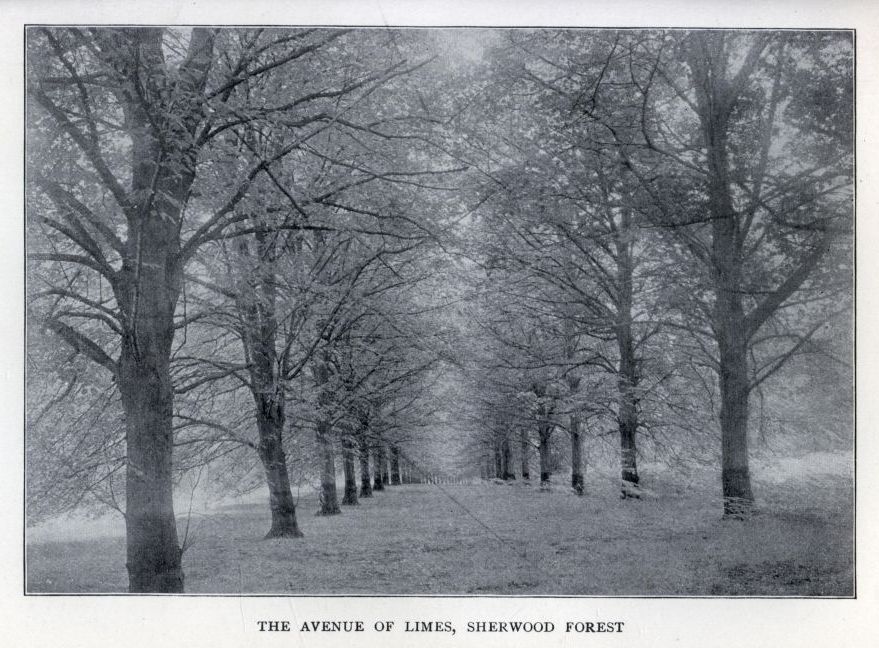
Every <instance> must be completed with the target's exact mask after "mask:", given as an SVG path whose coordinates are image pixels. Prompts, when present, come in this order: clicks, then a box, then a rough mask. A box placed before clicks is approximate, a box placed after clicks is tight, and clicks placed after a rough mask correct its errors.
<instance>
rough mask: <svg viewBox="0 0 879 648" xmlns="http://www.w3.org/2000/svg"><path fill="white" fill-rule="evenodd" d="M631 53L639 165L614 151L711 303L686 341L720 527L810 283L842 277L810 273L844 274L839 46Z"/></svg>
mask: <svg viewBox="0 0 879 648" xmlns="http://www.w3.org/2000/svg"><path fill="white" fill-rule="evenodd" d="M632 51H633V52H634V54H633V60H634V61H637V63H635V62H633V64H632V70H633V72H632V83H633V84H634V85H635V86H636V87H637V88H638V91H639V93H640V95H641V97H642V100H641V103H642V107H643V110H644V112H643V113H642V114H643V119H642V121H641V124H642V127H641V133H640V134H639V138H638V143H637V146H638V147H639V148H642V150H643V149H646V151H647V154H646V155H643V156H640V157H636V156H635V155H634V154H633V153H632V151H633V149H634V147H635V146H636V144H635V142H634V141H623V142H621V143H622V144H624V146H623V150H625V151H626V153H625V155H626V157H627V168H629V169H630V170H632V172H633V174H634V175H635V176H636V177H637V178H638V179H639V182H640V184H641V187H642V189H643V190H644V191H645V193H647V194H648V195H649V196H650V199H651V200H652V201H653V204H654V206H655V212H654V213H655V214H656V216H655V218H656V222H657V223H659V224H661V225H662V226H664V227H665V228H667V229H668V230H669V231H671V232H673V233H674V235H675V237H676V238H677V240H678V241H679V242H681V243H682V244H683V245H684V246H685V248H686V250H687V251H688V252H689V253H690V254H691V255H692V257H693V259H694V260H695V262H696V264H697V265H698V266H699V267H700V268H701V269H702V272H703V274H702V275H701V276H702V277H703V278H704V280H705V281H704V285H705V286H706V287H707V288H708V290H709V294H710V300H711V301H710V302H709V303H705V302H702V303H700V304H699V305H698V306H697V309H698V310H699V311H700V312H702V313H704V314H705V319H704V322H705V324H706V325H707V326H706V327H705V328H701V329H698V332H695V334H696V335H703V333H702V331H706V334H707V337H708V338H709V339H711V340H712V341H713V343H714V345H715V348H716V353H711V362H712V364H713V366H714V367H715V369H716V372H717V376H718V380H719V389H720V397H721V405H720V413H719V420H720V428H721V437H722V464H723V465H722V483H723V496H724V514H725V515H729V516H734V517H743V516H746V515H747V514H748V513H749V511H750V510H751V507H752V504H753V500H754V496H753V492H752V488H751V480H750V471H749V461H748V459H749V457H748V419H749V395H750V394H751V392H752V391H753V390H754V389H755V388H756V387H758V386H759V385H760V384H761V383H762V382H763V381H764V380H765V379H766V378H768V377H769V376H771V375H772V374H773V373H775V372H776V371H777V370H778V369H779V368H780V367H781V366H782V365H783V364H784V363H785V362H786V361H787V360H788V359H789V358H790V357H792V356H793V355H794V354H796V353H797V352H799V351H800V350H801V349H802V348H803V346H804V345H805V344H807V343H808V341H809V340H810V339H811V338H812V337H813V336H814V335H815V333H816V332H817V331H818V330H819V329H820V328H821V326H822V324H823V323H824V322H826V321H827V317H826V309H824V308H822V306H821V304H822V302H824V303H826V301H825V299H826V298H823V297H822V296H821V295H820V288H819V285H820V284H821V283H824V282H826V281H828V280H829V281H835V282H839V277H840V275H839V274H838V273H835V272H833V273H828V272H827V271H823V270H822V264H825V263H826V261H827V259H828V257H830V256H833V257H834V260H835V261H836V267H840V266H842V267H845V266H846V265H847V263H846V259H845V249H846V244H845V241H844V240H842V239H841V237H839V234H840V233H843V232H848V231H849V220H850V217H851V190H852V184H851V183H852V178H851V153H852V144H851V133H852V129H851V109H852V103H851V96H852V95H851V88H852V85H851V78H852V77H851V39H850V36H849V35H848V34H832V33H815V34H801V35H793V34H790V35H789V34H781V35H779V34H751V33H741V34H732V33H726V32H702V31H696V32H692V33H686V34H679V35H675V36H672V35H669V34H662V33H660V34H656V35H655V36H654V37H651V38H645V39H642V40H641V41H640V42H639V43H636V44H635V45H634V46H633V48H632ZM667 100H668V101H670V102H672V103H671V106H672V107H668V106H669V104H668V103H666V101H667ZM618 139H625V138H619V137H618ZM660 165H665V168H666V169H667V170H666V171H665V172H660V173H655V172H656V171H657V169H658V167H659V166H660ZM669 167H670V169H671V170H670V169H669ZM682 198H683V200H681V199H682ZM673 201H677V202H676V204H673ZM834 248H835V251H834V252H833V253H832V254H831V252H832V251H833V250H834ZM843 283H847V279H844V280H843ZM798 296H799V298H797V297H798ZM842 308H843V310H845V309H846V306H845V305H843V307H842ZM794 313H796V315H795V316H794V318H792V317H790V315H793V314H794ZM804 325H805V326H804ZM770 326H772V327H775V332H766V333H764V332H765V331H766V329H767V328H768V327H770ZM706 329H707V330H706ZM785 340H786V341H787V343H785ZM767 354H768V357H767Z"/></svg>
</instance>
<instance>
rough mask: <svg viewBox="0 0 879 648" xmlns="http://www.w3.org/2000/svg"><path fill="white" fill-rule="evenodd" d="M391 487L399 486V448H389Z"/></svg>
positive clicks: (393, 446) (394, 446) (395, 446)
mask: <svg viewBox="0 0 879 648" xmlns="http://www.w3.org/2000/svg"><path fill="white" fill-rule="evenodd" d="M391 485H392V486H399V485H400V448H399V447H397V445H396V444H395V445H392V446H391Z"/></svg>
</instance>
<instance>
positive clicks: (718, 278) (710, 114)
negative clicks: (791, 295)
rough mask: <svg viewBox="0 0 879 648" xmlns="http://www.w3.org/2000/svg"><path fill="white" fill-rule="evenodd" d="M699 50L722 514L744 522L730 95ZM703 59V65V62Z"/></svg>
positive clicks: (722, 66) (709, 46)
mask: <svg viewBox="0 0 879 648" xmlns="http://www.w3.org/2000/svg"><path fill="white" fill-rule="evenodd" d="M701 38H702V39H704V40H701V41H697V42H701V44H702V50H701V52H697V53H695V54H694V56H693V57H692V58H691V60H690V66H691V69H692V70H693V73H694V77H695V78H696V84H695V87H696V99H697V102H698V107H699V117H700V121H701V125H702V134H703V137H704V142H705V149H706V155H707V162H708V199H709V206H710V210H711V217H712V218H711V262H712V263H711V271H712V280H713V283H714V299H715V302H714V331H715V340H716V342H717V347H718V352H719V356H720V357H719V360H720V367H719V382H720V398H721V409H720V431H721V452H722V476H721V479H722V484H723V511H724V515H725V516H734V517H744V516H746V515H747V514H748V513H749V512H750V510H751V508H752V505H753V502H754V496H753V493H752V492H751V477H750V473H749V468H748V394H749V380H748V364H747V363H748V360H747V351H748V339H747V335H748V331H749V324H748V321H747V318H746V316H745V314H744V307H743V304H742V292H743V285H744V282H743V280H742V272H743V267H742V265H743V261H742V246H743V244H744V236H742V234H741V230H740V225H739V219H738V215H737V213H736V210H735V208H734V206H733V201H732V193H731V189H730V184H731V179H730V174H729V157H728V152H727V149H728V137H727V129H728V127H729V118H730V116H731V114H732V108H733V104H732V103H731V102H733V101H735V95H734V94H732V93H730V82H729V81H728V80H727V79H726V60H725V57H724V56H722V55H721V52H720V49H719V48H716V47H715V43H716V41H713V40H709V39H708V37H707V36H702V37H701ZM706 55H707V59H706Z"/></svg>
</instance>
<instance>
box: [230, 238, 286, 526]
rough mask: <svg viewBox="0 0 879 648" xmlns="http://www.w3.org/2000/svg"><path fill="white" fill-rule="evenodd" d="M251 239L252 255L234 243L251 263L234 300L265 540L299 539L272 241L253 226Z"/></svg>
mask: <svg viewBox="0 0 879 648" xmlns="http://www.w3.org/2000/svg"><path fill="white" fill-rule="evenodd" d="M253 239H254V245H255V249H254V251H253V254H251V251H250V248H249V247H248V240H247V238H245V237H240V238H239V239H238V252H239V254H240V256H241V259H240V260H241V261H242V263H243V262H248V263H254V264H255V268H254V270H255V271H252V272H251V271H248V272H246V273H245V274H246V276H245V278H244V281H243V282H242V285H241V286H240V287H239V289H238V292H237V295H236V306H237V308H238V312H239V315H240V317H241V321H242V322H243V324H244V326H243V328H242V331H241V342H242V345H243V346H244V350H245V356H246V357H250V359H251V362H250V363H249V365H248V368H249V373H250V384H251V394H252V396H253V400H254V404H255V407H256V421H257V431H258V433H259V446H258V451H259V457H260V460H261V461H262V464H263V469H264V471H265V475H266V484H267V485H268V489H269V508H270V510H271V515H272V526H271V528H270V529H269V531H268V533H267V534H266V536H265V537H266V538H280V537H288V538H299V537H302V533H301V531H300V530H299V526H298V524H297V521H296V505H295V503H294V500H293V493H292V491H291V489H290V478H289V475H288V473H287V457H286V455H285V454H284V443H283V435H284V422H285V420H286V415H285V411H284V397H285V394H284V387H283V378H282V377H281V376H280V375H279V370H278V354H277V350H276V346H275V344H276V335H277V328H278V326H277V317H276V301H277V295H276V288H275V286H276V280H275V270H274V267H273V266H272V264H271V262H270V261H269V260H268V259H270V258H271V257H272V256H273V249H272V248H273V241H274V238H273V237H271V236H269V235H268V233H267V231H266V229H265V227H262V226H256V227H255V232H254V235H253ZM244 267H249V266H244Z"/></svg>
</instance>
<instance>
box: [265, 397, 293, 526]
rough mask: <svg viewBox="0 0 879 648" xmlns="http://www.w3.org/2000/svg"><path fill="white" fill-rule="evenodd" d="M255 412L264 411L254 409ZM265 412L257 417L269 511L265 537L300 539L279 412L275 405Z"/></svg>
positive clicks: (281, 417)
mask: <svg viewBox="0 0 879 648" xmlns="http://www.w3.org/2000/svg"><path fill="white" fill-rule="evenodd" d="M257 411H258V412H260V411H264V410H261V408H258V409H257ZM266 414H267V415H266ZM266 414H263V415H258V419H257V423H258V427H259V436H260V442H259V457H260V460H261V461H262V464H263V469H264V470H265V475H266V483H267V484H268V487H269V508H270V509H271V513H272V526H271V528H270V529H269V532H268V533H266V536H265V537H266V538H301V537H302V532H301V531H300V530H299V525H298V524H297V521H296V504H295V502H294V500H293V493H292V491H291V489H290V477H289V474H288V472H287V457H286V455H285V453H284V446H283V443H282V436H281V431H282V430H283V426H284V423H283V413H282V412H280V416H279V412H278V410H277V408H276V409H275V410H274V411H273V412H272V411H271V410H270V412H269V413H266Z"/></svg>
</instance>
